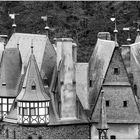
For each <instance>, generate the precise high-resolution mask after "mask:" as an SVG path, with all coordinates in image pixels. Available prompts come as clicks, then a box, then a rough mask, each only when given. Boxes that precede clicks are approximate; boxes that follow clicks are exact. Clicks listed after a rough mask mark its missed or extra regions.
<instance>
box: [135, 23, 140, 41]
mask: <svg viewBox="0 0 140 140" xmlns="http://www.w3.org/2000/svg"><path fill="white" fill-rule="evenodd" d="M133 23H136V24H137V36H136V39H135V43H137V42H140V28H139V26H140V20H137V21H134V22H133Z"/></svg>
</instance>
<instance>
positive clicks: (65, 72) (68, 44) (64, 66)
mask: <svg viewBox="0 0 140 140" xmlns="http://www.w3.org/2000/svg"><path fill="white" fill-rule="evenodd" d="M72 41H73V40H72V39H71V38H61V39H57V41H56V44H57V54H58V55H57V64H59V62H60V60H62V61H61V67H60V78H59V79H60V95H61V112H60V114H61V119H62V120H65V119H76V117H77V116H76V114H77V113H76V110H77V109H76V82H75V78H74V77H75V63H74V58H73V56H74V55H73V54H74V53H73V51H74V49H73V43H72Z"/></svg>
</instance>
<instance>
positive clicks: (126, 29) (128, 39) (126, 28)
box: [123, 27, 131, 43]
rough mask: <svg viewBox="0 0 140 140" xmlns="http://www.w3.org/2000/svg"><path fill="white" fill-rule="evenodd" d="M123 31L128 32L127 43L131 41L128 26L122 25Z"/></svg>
mask: <svg viewBox="0 0 140 140" xmlns="http://www.w3.org/2000/svg"><path fill="white" fill-rule="evenodd" d="M123 31H126V32H127V33H128V37H127V41H128V43H130V42H131V38H130V27H124V28H123Z"/></svg>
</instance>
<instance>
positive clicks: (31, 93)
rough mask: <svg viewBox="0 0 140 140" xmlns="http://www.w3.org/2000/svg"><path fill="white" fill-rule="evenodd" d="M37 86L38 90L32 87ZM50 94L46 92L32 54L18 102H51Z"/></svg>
mask: <svg viewBox="0 0 140 140" xmlns="http://www.w3.org/2000/svg"><path fill="white" fill-rule="evenodd" d="M33 85H35V86H36V89H35V90H32V89H31V87H32V86H33ZM48 94H49V92H48V91H47V92H46V91H45V89H44V87H43V83H42V79H41V75H40V72H39V68H38V66H37V62H36V59H35V56H34V54H31V56H30V58H29V62H28V66H27V71H26V74H25V77H24V82H23V85H22V90H21V91H20V93H19V95H18V96H17V98H16V99H17V100H18V101H47V100H50V98H49V96H48Z"/></svg>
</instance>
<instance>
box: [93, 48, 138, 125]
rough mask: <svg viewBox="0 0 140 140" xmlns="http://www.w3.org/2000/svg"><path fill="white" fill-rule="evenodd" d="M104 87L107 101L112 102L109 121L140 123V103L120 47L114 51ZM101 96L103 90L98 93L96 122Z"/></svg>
mask: <svg viewBox="0 0 140 140" xmlns="http://www.w3.org/2000/svg"><path fill="white" fill-rule="evenodd" d="M114 68H118V70H119V73H118V74H115V73H114V72H113V71H114ZM102 88H103V90H104V91H105V94H104V96H105V99H106V101H109V102H110V105H109V107H107V122H108V123H132V124H135V123H140V113H139V109H138V104H137V101H136V98H135V96H134V93H133V91H132V87H131V85H130V82H129V78H128V74H127V71H126V68H125V65H124V62H123V59H122V56H121V53H120V49H119V48H118V47H115V49H114V51H113V54H112V57H111V59H110V62H109V65H108V68H107V71H106V74H105V77H104V80H103V83H102ZM100 97H101V92H100V93H99V94H98V98H97V100H96V103H95V106H94V109H93V114H92V120H93V121H94V122H98V121H99V108H100ZM124 103H126V104H127V105H124Z"/></svg>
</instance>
